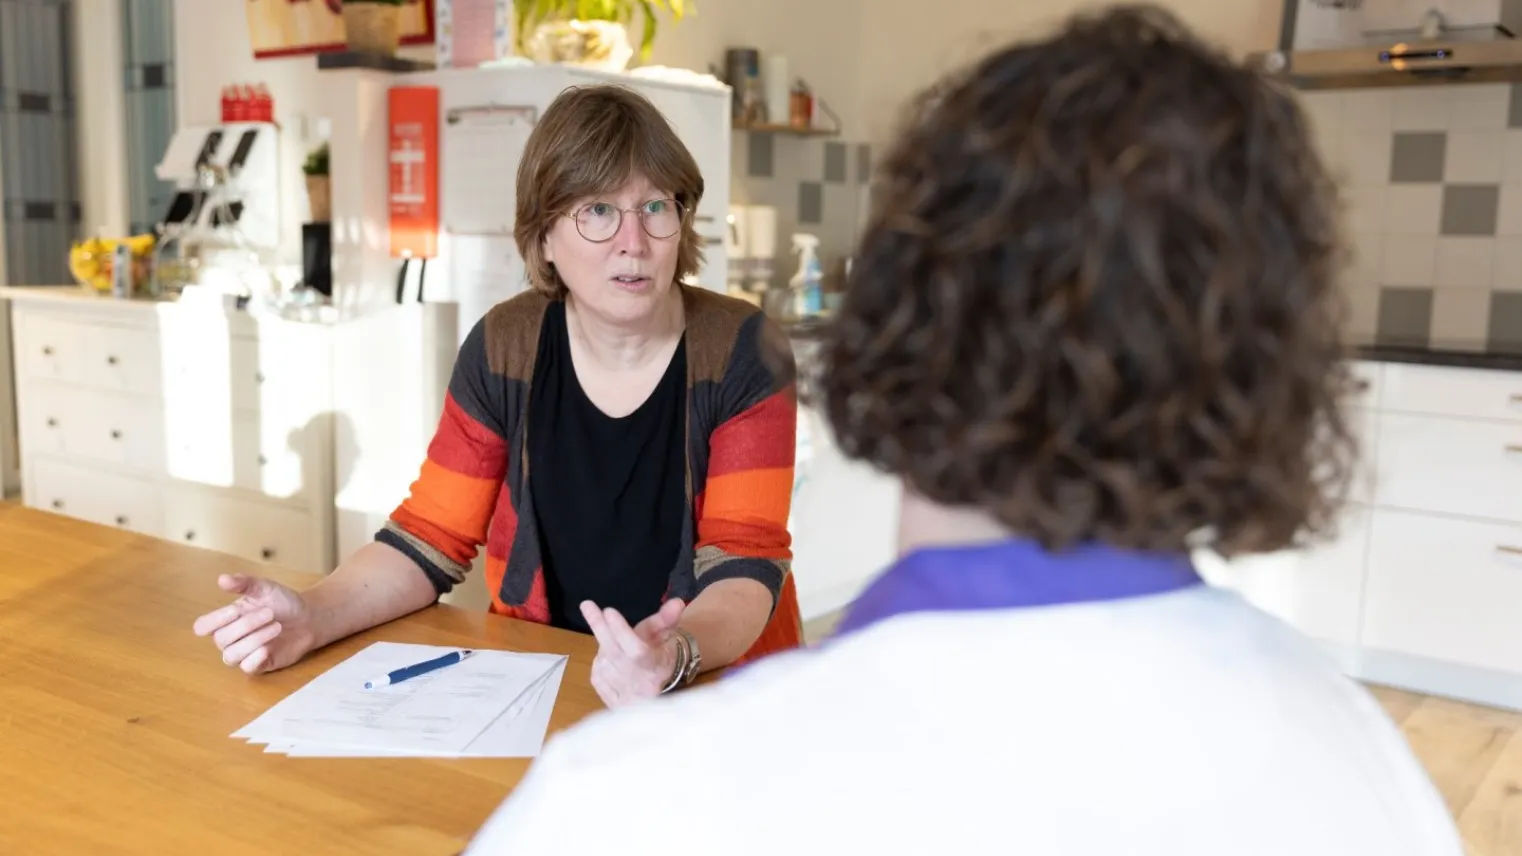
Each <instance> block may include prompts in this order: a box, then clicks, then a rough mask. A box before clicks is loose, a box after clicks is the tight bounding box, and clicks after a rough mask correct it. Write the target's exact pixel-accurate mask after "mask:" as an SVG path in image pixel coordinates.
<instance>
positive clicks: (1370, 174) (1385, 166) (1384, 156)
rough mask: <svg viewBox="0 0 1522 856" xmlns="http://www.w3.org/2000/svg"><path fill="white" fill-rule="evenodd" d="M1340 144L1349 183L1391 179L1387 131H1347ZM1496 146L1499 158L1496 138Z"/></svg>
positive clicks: (1390, 146) (1389, 146)
mask: <svg viewBox="0 0 1522 856" xmlns="http://www.w3.org/2000/svg"><path fill="white" fill-rule="evenodd" d="M1451 138H1452V137H1451V135H1450V139H1451ZM1341 143H1342V148H1341V151H1340V156H1341V157H1340V160H1341V162H1342V164H1343V166H1344V168H1345V169H1346V170H1347V175H1348V181H1349V182H1351V183H1353V184H1383V183H1385V182H1388V181H1389V180H1390V152H1391V150H1392V148H1393V145H1392V141H1391V138H1390V132H1389V131H1347V132H1345V133H1344V135H1343V137H1342V140H1341ZM1450 145H1451V143H1450ZM1496 148H1497V152H1498V154H1497V160H1499V149H1500V141H1499V140H1497V142H1496Z"/></svg>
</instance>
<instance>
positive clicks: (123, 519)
mask: <svg viewBox="0 0 1522 856" xmlns="http://www.w3.org/2000/svg"><path fill="white" fill-rule="evenodd" d="M116 525H117V526H126V525H127V515H125V514H118V515H116Z"/></svg>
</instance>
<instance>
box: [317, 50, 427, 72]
mask: <svg viewBox="0 0 1522 856" xmlns="http://www.w3.org/2000/svg"><path fill="white" fill-rule="evenodd" d="M317 68H318V69H320V70H322V71H329V70H332V69H339V68H368V69H372V70H375V71H389V72H395V73H406V72H409V71H430V70H432V69H433V63H431V62H425V61H419V60H414V59H406V58H404V57H399V56H388V55H385V54H373V53H360V52H358V51H334V52H331V53H320V54H318V55H317Z"/></svg>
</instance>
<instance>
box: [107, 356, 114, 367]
mask: <svg viewBox="0 0 1522 856" xmlns="http://www.w3.org/2000/svg"><path fill="white" fill-rule="evenodd" d="M106 365H108V366H114V365H116V357H106Z"/></svg>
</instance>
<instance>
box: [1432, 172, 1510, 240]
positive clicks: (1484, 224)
mask: <svg viewBox="0 0 1522 856" xmlns="http://www.w3.org/2000/svg"><path fill="white" fill-rule="evenodd" d="M1500 205H1501V187H1500V185H1496V184H1450V185H1448V186H1446V187H1444V188H1443V218H1442V226H1441V232H1442V234H1444V235H1494V234H1495V233H1496V216H1497V213H1498V212H1499V210H1500Z"/></svg>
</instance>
